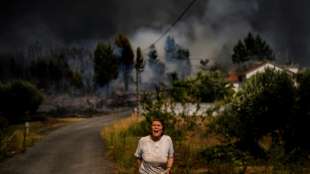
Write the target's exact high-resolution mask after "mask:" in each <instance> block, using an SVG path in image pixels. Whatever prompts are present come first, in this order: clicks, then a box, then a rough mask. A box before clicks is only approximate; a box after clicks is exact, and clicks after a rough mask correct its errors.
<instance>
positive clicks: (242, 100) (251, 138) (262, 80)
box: [216, 69, 295, 155]
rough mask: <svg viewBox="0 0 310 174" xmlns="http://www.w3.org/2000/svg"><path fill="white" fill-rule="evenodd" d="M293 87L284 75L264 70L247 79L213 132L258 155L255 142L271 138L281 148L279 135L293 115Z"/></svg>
mask: <svg viewBox="0 0 310 174" xmlns="http://www.w3.org/2000/svg"><path fill="white" fill-rule="evenodd" d="M294 107H295V87H294V84H293V81H292V80H291V77H289V76H288V74H287V73H285V72H279V71H276V70H271V69H267V70H266V71H265V72H264V73H259V74H257V75H255V76H253V77H251V78H250V79H249V80H248V81H246V82H245V84H244V85H243V86H242V87H241V89H240V91H239V92H238V93H237V94H236V95H235V97H234V98H233V99H232V102H231V103H230V104H228V105H227V106H226V109H225V112H224V114H223V115H222V116H220V117H218V120H217V124H218V127H217V128H216V130H217V131H218V132H219V133H221V134H222V135H224V136H226V137H230V138H235V139H236V140H237V144H238V145H239V147H240V148H242V149H244V150H248V151H250V152H252V153H253V154H256V155H258V154H261V152H262V149H261V147H260V146H259V140H260V139H261V138H262V137H263V136H266V135H271V136H272V141H273V143H272V145H281V141H280V140H281V139H282V138H283V134H286V131H288V130H287V129H286V128H287V126H288V125H289V124H290V120H291V119H292V117H293V115H294Z"/></svg>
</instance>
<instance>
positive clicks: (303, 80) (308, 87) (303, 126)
mask: <svg viewBox="0 0 310 174" xmlns="http://www.w3.org/2000/svg"><path fill="white" fill-rule="evenodd" d="M297 83H298V88H297V105H296V106H297V107H296V109H297V111H296V115H295V117H294V118H292V119H291V120H290V123H291V124H290V125H289V126H290V127H288V128H289V129H290V130H291V131H290V134H289V135H288V136H287V137H286V140H287V146H288V147H287V148H288V149H290V150H294V149H297V148H299V149H300V150H302V151H306V152H307V154H308V153H309V152H310V143H309V141H307V138H305V133H307V132H309V131H310V127H309V123H310V70H309V69H307V70H305V71H303V72H301V73H299V74H298V75H297Z"/></svg>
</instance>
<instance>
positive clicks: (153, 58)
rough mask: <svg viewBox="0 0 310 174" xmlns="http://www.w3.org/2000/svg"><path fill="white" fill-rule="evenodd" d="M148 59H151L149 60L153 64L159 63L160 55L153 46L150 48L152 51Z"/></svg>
mask: <svg viewBox="0 0 310 174" xmlns="http://www.w3.org/2000/svg"><path fill="white" fill-rule="evenodd" d="M148 57H149V60H150V61H152V62H157V61H158V59H157V58H158V53H157V51H156V48H155V45H154V44H152V45H151V46H150V51H149V53H148Z"/></svg>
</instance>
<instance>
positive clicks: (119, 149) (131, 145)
mask: <svg viewBox="0 0 310 174" xmlns="http://www.w3.org/2000/svg"><path fill="white" fill-rule="evenodd" d="M142 120H143V119H142V117H138V116H136V115H132V116H130V117H128V118H125V119H121V120H118V121H116V122H114V123H113V124H112V125H110V126H108V127H104V128H103V129H102V131H101V136H102V138H103V139H104V140H105V144H106V145H107V148H108V157H110V158H111V159H112V160H113V161H115V162H116V172H117V173H135V170H136V166H135V164H136V163H135V158H134V155H133V154H134V152H135V150H136V146H137V143H138V139H139V137H135V136H132V135H130V134H129V133H128V132H127V130H128V128H129V127H130V126H133V125H134V124H138V123H139V122H140V121H142Z"/></svg>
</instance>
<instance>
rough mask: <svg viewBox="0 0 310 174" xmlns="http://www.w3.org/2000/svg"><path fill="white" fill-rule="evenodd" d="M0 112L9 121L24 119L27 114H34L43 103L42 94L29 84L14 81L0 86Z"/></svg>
mask: <svg viewBox="0 0 310 174" xmlns="http://www.w3.org/2000/svg"><path fill="white" fill-rule="evenodd" d="M0 97H1V101H0V112H2V113H4V115H6V116H7V117H8V120H9V121H13V122H18V121H22V120H24V119H25V117H24V116H25V115H26V114H27V113H34V112H36V110H37V109H38V107H39V106H40V104H41V103H42V101H43V94H42V93H41V92H40V91H39V90H38V89H37V88H36V87H35V86H34V85H33V84H31V83H30V82H28V81H23V80H16V81H12V82H9V83H6V84H1V85H0Z"/></svg>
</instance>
